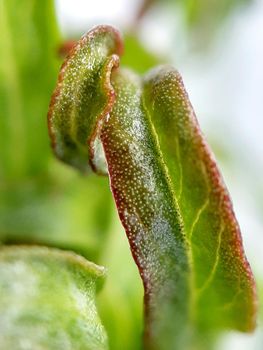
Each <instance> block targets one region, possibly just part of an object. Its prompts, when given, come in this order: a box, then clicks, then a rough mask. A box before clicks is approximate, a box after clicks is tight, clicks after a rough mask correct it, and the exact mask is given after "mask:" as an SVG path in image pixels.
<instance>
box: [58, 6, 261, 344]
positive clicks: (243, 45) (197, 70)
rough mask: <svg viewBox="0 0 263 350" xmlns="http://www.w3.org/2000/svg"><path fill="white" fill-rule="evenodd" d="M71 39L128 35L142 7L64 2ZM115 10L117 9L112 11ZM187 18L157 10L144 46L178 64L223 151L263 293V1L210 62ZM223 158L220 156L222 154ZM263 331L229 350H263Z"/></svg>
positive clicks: (229, 27)
mask: <svg viewBox="0 0 263 350" xmlns="http://www.w3.org/2000/svg"><path fill="white" fill-rule="evenodd" d="M56 3H57V14H58V18H59V23H60V26H61V28H62V31H63V33H64V34H65V36H66V35H68V34H71V33H81V34H83V33H84V32H86V31H88V30H89V29H90V28H91V27H92V26H93V25H97V24H112V25H113V26H115V27H117V28H119V29H120V30H124V29H125V28H127V27H128V26H129V25H130V24H131V23H132V19H133V17H134V15H135V13H136V9H137V7H138V4H139V3H140V0H132V1H131V0H114V2H112V1H109V0H95V1H88V0H86V1H85V0H56ZM112 4H114V5H112ZM180 25H181V22H180V17H179V16H175V15H174V14H173V13H171V12H170V11H168V10H165V9H164V10H161V9H156V10H155V11H152V12H150V13H149V14H148V15H147V18H146V19H145V21H144V24H143V25H142V26H141V27H140V35H141V39H142V40H143V41H144V43H145V45H146V46H147V47H148V48H149V49H151V50H153V51H156V52H157V53H159V54H161V55H164V56H166V57H170V61H171V63H172V64H173V65H174V66H175V67H176V68H177V69H178V70H179V71H180V72H181V74H182V76H183V79H184V82H185V85H186V88H187V91H188V93H189V95H190V99H191V101H192V104H193V106H194V108H195V111H196V114H197V117H198V119H199V122H200V124H201V127H202V130H203V131H204V133H205V134H206V135H208V139H209V140H210V139H211V141H212V146H213V142H215V143H216V144H218V145H221V147H223V150H224V153H226V154H227V155H228V156H227V159H228V160H227V161H226V162H224V161H223V160H222V161H221V160H220V157H219V163H220V168H221V170H222V173H223V176H224V178H225V181H226V183H227V186H228V188H229V191H230V193H231V196H232V199H233V203H234V208H235V212H236V215H237V217H238V220H239V223H240V226H241V231H242V234H243V240H244V246H245V251H246V254H247V257H248V260H249V261H250V263H251V266H252V269H253V271H254V272H255V274H256V277H257V279H258V280H260V281H261V285H263V181H262V177H263V109H262V105H263V1H262V0H257V1H254V2H253V4H252V5H251V6H249V7H246V8H245V9H244V10H240V11H238V12H237V13H235V15H234V16H232V17H230V18H229V20H228V21H227V22H226V23H225V24H224V25H223V26H222V27H221V29H220V31H219V33H218V36H217V37H216V38H215V41H214V43H213V46H212V47H211V48H210V50H209V51H208V52H206V54H200V53H196V52H195V53H194V52H193V51H191V49H190V48H189V47H188V46H189V45H188V46H187V44H186V43H187V41H186V38H185V36H184V35H185V34H184V33H183V32H182V31H181V30H180V28H181V26H180ZM215 151H216V149H215ZM262 344H263V332H262V328H261V330H260V329H259V330H258V331H257V332H255V333H254V334H253V335H251V336H248V335H240V334H233V335H229V336H228V337H227V339H225V340H224V341H223V343H222V344H221V346H220V349H223V350H232V349H238V350H262V346H263V345H262Z"/></svg>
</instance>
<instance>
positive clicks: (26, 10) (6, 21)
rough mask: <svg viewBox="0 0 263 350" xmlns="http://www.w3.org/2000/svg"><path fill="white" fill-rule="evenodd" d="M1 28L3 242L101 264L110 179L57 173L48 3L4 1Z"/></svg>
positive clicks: (53, 28)
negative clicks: (70, 252) (49, 117)
mask: <svg viewBox="0 0 263 350" xmlns="http://www.w3.org/2000/svg"><path fill="white" fill-rule="evenodd" d="M0 29H1V33H2V34H1V36H0V107H1V108H0V134H1V137H0V192H1V197H0V241H1V242H2V243H7V244H8V243H29V244H32V243H38V244H43V245H49V246H55V247H61V248H64V249H74V250H75V251H77V252H80V253H82V254H83V255H85V256H87V257H88V258H89V259H92V260H94V261H96V262H98V258H99V254H100V253H101V252H102V250H103V248H102V247H103V244H104V240H105V236H106V235H107V233H108V230H107V227H108V225H109V220H110V217H111V209H110V208H111V197H110V191H109V190H108V186H107V179H102V178H100V179H97V178H95V177H91V178H89V179H88V180H86V181H84V179H83V178H80V176H78V175H76V174H73V172H72V171H69V170H68V169H67V168H65V167H63V166H62V165H60V164H58V166H54V161H53V158H52V157H51V152H50V147H49V140H48V133H47V130H46V113H47V109H48V103H49V99H50V93H51V90H52V88H53V86H54V83H55V79H56V76H57V71H58V68H59V67H58V64H59V63H60V60H59V59H58V52H57V51H58V48H59V45H60V42H61V38H60V35H59V32H58V29H57V24H56V18H55V12H54V4H53V1H52V0H47V1H43V2H39V1H36V0H21V1H18V2H17V1H14V0H10V1H9V0H1V1H0ZM87 181H88V184H87ZM87 198H89V199H90V200H87ZM91 198H92V201H91ZM102 206H103V208H104V210H101V207H102Z"/></svg>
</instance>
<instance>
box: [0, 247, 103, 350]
mask: <svg viewBox="0 0 263 350" xmlns="http://www.w3.org/2000/svg"><path fill="white" fill-rule="evenodd" d="M0 274H1V279H0V294H1V300H0V313H1V318H0V324H1V327H0V347H1V349H17V350H20V349H21V350H22V349H43V350H44V349H72V350H73V349H74V350H75V349H83V350H84V349H85V350H93V349H94V350H95V349H96V350H99V349H100V350H105V349H108V346H107V337H106V334H105V331H104V328H103V326H102V325H101V322H100V319H99V316H98V314H97V310H96V305H95V294H96V289H97V288H98V287H99V286H100V285H101V282H102V281H103V279H104V275H105V270H104V268H103V267H100V266H97V265H95V264H93V263H90V262H88V261H87V260H85V259H84V258H82V257H80V256H78V255H76V254H74V253H70V252H63V251H60V250H57V249H48V248H43V247H33V246H32V247H26V246H24V247H23V246H20V247H19V246H17V247H15V246H13V247H9V248H1V250H0Z"/></svg>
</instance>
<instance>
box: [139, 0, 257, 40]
mask: <svg viewBox="0 0 263 350" xmlns="http://www.w3.org/2000/svg"><path fill="white" fill-rule="evenodd" d="M251 2H252V1H251V0H220V1H218V0H144V1H143V2H142V5H141V7H140V8H139V11H138V15H137V19H138V20H140V19H142V18H143V16H144V15H145V14H146V13H147V12H148V11H149V10H150V9H151V8H152V7H153V6H155V5H157V6H158V5H159V6H160V7H165V6H168V9H169V11H170V12H174V13H176V12H178V11H179V12H180V13H182V16H183V19H184V22H185V23H186V25H187V28H188V30H189V31H190V32H191V34H192V36H193V38H194V39H195V40H197V41H198V43H199V44H200V43H201V44H204V43H205V42H207V40H206V39H210V38H211V37H212V34H214V32H215V30H216V29H217V28H218V27H219V25H220V24H221V23H222V22H223V20H224V19H226V18H227V17H228V15H229V14H231V13H232V12H233V11H234V10H235V9H240V8H241V7H242V6H243V5H245V4H249V3H251Z"/></svg>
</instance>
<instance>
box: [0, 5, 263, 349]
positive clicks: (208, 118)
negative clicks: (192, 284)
mask: <svg viewBox="0 0 263 350" xmlns="http://www.w3.org/2000/svg"><path fill="white" fill-rule="evenodd" d="M105 23H107V24H112V25H114V26H115V27H117V28H119V29H120V30H121V31H122V32H123V34H124V40H125V48H126V49H125V55H124V57H123V58H122V64H123V65H127V66H129V67H131V68H133V69H135V70H136V71H138V72H141V73H143V72H145V71H146V70H147V69H149V68H151V67H152V66H154V65H156V64H158V63H164V62H169V63H172V64H173V65H174V66H175V67H176V68H177V69H178V70H179V71H180V72H181V74H182V76H183V78H184V81H185V84H186V88H187V90H188V92H189V94H190V99H191V101H192V103H193V105H194V108H195V110H196V113H197V116H198V118H199V121H200V124H201V127H202V129H203V131H204V133H205V134H206V136H207V138H208V141H209V143H210V144H211V146H212V148H213V150H214V152H215V154H216V157H217V159H218V161H219V164H220V167H221V169H222V172H223V175H224V177H225V180H226V183H227V185H228V188H229V190H230V193H231V194H232V198H233V202H234V207H235V210H236V213H237V217H238V219H239V222H240V225H241V229H242V232H243V239H244V246H245V250H246V253H247V256H248V259H249V261H250V262H251V265H252V269H253V271H254V273H255V275H256V279H257V281H258V289H259V290H260V289H261V290H262V288H261V287H263V261H262V256H263V236H262V227H263V221H262V209H263V185H262V180H261V178H262V175H261V174H262V169H263V156H262V154H263V145H262V142H261V133H262V130H263V123H262V107H261V104H262V100H263V90H262V82H263V70H262V62H263V41H262V37H263V2H262V1H260V0H259V1H252V0H222V1H217V0H200V1H198V0H196V1H195V0H185V1H183V0H165V1H160V0H159V1H158V0H149V1H144V2H143V1H140V0H136V1H131V0H117V1H108V0H97V1H96V2H93V1H84V0H82V1H81V0H74V1H73V0H67V1H65V0H58V1H56V2H53V1H51V0H44V1H41V2H40V1H37V0H20V1H16V0H0V33H1V35H0V190H1V197H0V239H1V243H4V244H16V243H19V244H20V243H26V244H41V245H47V246H54V247H59V248H62V249H68V250H74V251H75V252H77V253H79V254H81V255H83V256H85V257H86V258H87V259H88V260H91V261H94V262H96V263H98V264H101V265H104V266H106V267H107V268H108V278H107V281H106V283H105V286H104V288H103V290H102V291H101V293H100V294H99V296H98V307H99V311H100V315H101V318H102V322H103V323H104V325H105V327H106V329H107V331H108V335H109V342H110V347H111V349H113V350H121V349H126V350H132V349H133V350H134V349H140V348H141V335H142V331H143V320H142V312H143V290H142V284H141V281H140V278H139V275H138V272H137V268H136V266H135V264H134V262H133V261H132V258H131V254H130V251H129V246H128V242H127V240H126V237H125V232H124V231H123V229H122V227H121V225H120V223H119V220H118V217H117V213H116V210H115V207H114V203H113V200H112V196H111V193H110V189H109V183H108V179H107V178H106V177H98V176H95V175H93V174H90V175H89V176H87V177H83V176H82V175H80V174H78V173H76V172H75V170H72V169H70V168H68V167H67V166H65V165H63V164H62V163H60V162H59V161H57V160H56V159H55V158H54V156H53V155H52V152H51V149H50V143H49V139H48V133H47V125H46V124H47V123H46V114H47V110H48V105H49V100H50V95H51V93H52V91H53V89H54V87H55V83H56V79H57V74H58V70H59V67H60V65H61V63H62V60H63V59H62V57H60V55H59V48H60V47H61V45H63V43H64V42H65V40H68V39H75V38H79V37H80V35H82V34H83V33H84V32H86V31H87V30H89V29H90V28H91V27H92V26H94V25H96V24H105ZM260 294H262V293H261V292H260ZM259 324H260V321H259ZM216 348H217V349H224V350H227V349H233V348H238V349H251V350H259V349H262V348H263V332H262V328H261V327H260V326H259V327H258V329H257V330H256V332H255V333H254V334H253V335H241V334H238V333H234V332H233V333H229V334H225V335H224V336H223V337H222V338H221V339H220V340H219V342H218V344H217V345H216Z"/></svg>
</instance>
